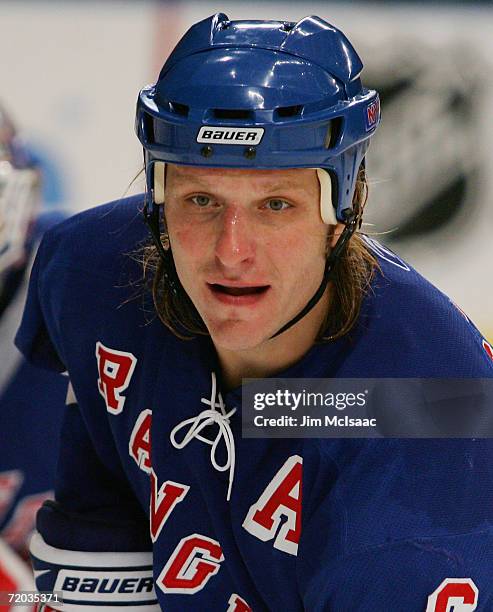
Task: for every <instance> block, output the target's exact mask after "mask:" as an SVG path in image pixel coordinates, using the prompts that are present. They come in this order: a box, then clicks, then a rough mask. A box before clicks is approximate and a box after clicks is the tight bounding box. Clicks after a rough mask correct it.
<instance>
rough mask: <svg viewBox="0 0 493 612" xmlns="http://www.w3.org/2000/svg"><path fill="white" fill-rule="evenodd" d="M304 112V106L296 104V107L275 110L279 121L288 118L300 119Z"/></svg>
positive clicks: (281, 107)
mask: <svg viewBox="0 0 493 612" xmlns="http://www.w3.org/2000/svg"><path fill="white" fill-rule="evenodd" d="M302 110H303V104H296V105H294V106H280V107H279V108H276V110H275V113H274V114H275V116H276V117H278V118H279V119H285V118H287V117H299V116H300V115H301V111H302Z"/></svg>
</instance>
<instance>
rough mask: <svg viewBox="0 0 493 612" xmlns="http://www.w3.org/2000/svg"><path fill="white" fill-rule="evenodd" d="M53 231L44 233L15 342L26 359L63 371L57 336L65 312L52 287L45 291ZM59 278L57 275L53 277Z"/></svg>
mask: <svg viewBox="0 0 493 612" xmlns="http://www.w3.org/2000/svg"><path fill="white" fill-rule="evenodd" d="M50 234H51V232H47V234H45V236H44V238H43V240H42V241H41V244H40V246H39V248H38V251H37V254H36V259H35V261H34V264H33V267H32V271H31V277H30V281H29V289H28V294H27V300H26V305H25V308H24V313H23V316H22V322H21V326H20V328H19V330H18V332H17V335H16V338H15V343H16V345H17V347H18V348H19V349H20V351H21V352H22V353H23V354H24V356H25V357H26V359H27V360H28V361H29V362H30V363H33V364H34V365H37V366H40V367H42V368H45V369H49V370H55V371H58V372H63V371H64V370H65V369H66V367H65V365H64V359H63V355H62V354H61V353H62V350H61V346H60V343H59V342H58V341H57V338H55V337H54V336H55V331H56V329H57V327H58V325H57V321H59V320H60V319H59V317H60V316H62V313H61V312H60V311H59V310H58V309H57V308H56V305H55V302H54V300H53V298H52V296H53V293H55V292H53V291H50V292H48V291H45V288H44V283H45V279H46V278H47V277H48V276H49V274H50V268H51V261H50V254H51V253H52V252H53V245H52V241H51V239H50ZM51 282H52V283H54V282H56V276H55V277H54V279H53V280H52V281H51Z"/></svg>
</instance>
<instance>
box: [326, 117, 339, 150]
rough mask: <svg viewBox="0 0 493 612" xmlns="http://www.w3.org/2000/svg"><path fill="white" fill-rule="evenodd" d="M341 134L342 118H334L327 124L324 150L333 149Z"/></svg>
mask: <svg viewBox="0 0 493 612" xmlns="http://www.w3.org/2000/svg"><path fill="white" fill-rule="evenodd" d="M341 133H342V117H335V118H334V119H332V121H330V122H329V124H328V126H327V132H326V134H325V142H324V146H325V148H326V149H333V148H334V147H335V146H337V144H339V140H340V137H341Z"/></svg>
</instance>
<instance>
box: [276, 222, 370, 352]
mask: <svg viewBox="0 0 493 612" xmlns="http://www.w3.org/2000/svg"><path fill="white" fill-rule="evenodd" d="M350 212H351V218H350V219H349V220H348V221H347V222H346V227H345V228H344V230H343V231H342V233H341V235H340V236H339V238H338V240H337V242H336V244H335V246H334V248H333V249H332V251H331V253H330V255H329V257H328V258H327V261H326V263H325V270H324V275H323V278H322V282H321V283H320V285H319V287H318V289H317V291H316V292H315V294H314V295H313V296H312V298H311V299H310V301H309V302H308V303H307V304H306V305H305V307H304V308H303V309H302V310H301V311H300V312H299V313H298V314H297V315H295V316H294V317H293V318H292V319H291V320H290V321H288V322H287V323H286V324H285V325H283V326H282V327H281V329H279V330H278V331H277V332H276V333H275V334H274V335H272V336H271V337H270V338H269V340H272V339H273V338H277V336H279V335H280V334H282V333H284V332H285V331H287V330H288V329H290V328H291V327H293V325H296V323H298V321H300V320H301V319H302V318H303V317H305V316H306V315H307V314H308V313H309V312H310V310H312V308H314V307H315V306H316V305H317V304H318V302H319V301H320V299H321V297H322V296H323V294H324V293H325V289H326V288H327V285H328V284H329V281H330V277H331V275H332V272H333V270H334V266H335V263H336V261H337V259H338V258H339V257H340V255H341V253H342V252H343V250H344V249H345V248H346V245H347V243H348V241H349V239H350V238H351V236H352V235H353V234H354V232H355V231H356V230H357V229H358V226H359V225H360V216H358V215H354V213H353V211H350Z"/></svg>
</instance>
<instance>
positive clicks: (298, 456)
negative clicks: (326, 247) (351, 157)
mask: <svg viewBox="0 0 493 612" xmlns="http://www.w3.org/2000/svg"><path fill="white" fill-rule="evenodd" d="M141 208H142V198H141V197H133V198H128V199H126V200H123V201H120V202H115V203H112V204H109V205H106V206H103V207H98V208H95V209H92V210H89V211H86V212H84V213H81V214H79V215H77V216H75V217H73V218H72V219H70V220H68V221H67V222H65V223H63V224H62V225H60V226H58V227H57V228H55V229H54V230H53V231H51V232H49V233H48V234H47V235H46V237H45V239H44V240H43V243H42V245H41V247H40V249H39V252H38V257H37V261H36V264H35V267H34V271H33V275H32V279H31V286H30V292H29V300H28V304H27V307H26V311H25V314H24V319H23V323H22V326H21V328H20V331H19V333H18V337H17V342H18V345H19V347H20V348H21V349H22V351H23V352H24V353H25V355H26V356H27V357H28V358H29V359H30V360H31V361H32V362H34V363H36V364H40V365H43V366H45V367H49V368H52V369H54V370H64V369H67V370H68V372H69V373H70V378H71V383H72V386H73V396H72V403H71V406H70V407H69V408H68V409H67V412H66V416H65V421H64V425H63V431H62V440H61V455H60V461H59V472H58V479H57V486H56V499H57V504H48V505H46V506H45V507H44V508H43V509H42V510H41V512H40V513H39V515H38V530H39V532H40V537H41V538H42V542H43V543H42V544H39V546H38V545H37V544H36V545H35V546H34V555H35V557H36V554H37V551H43V546H44V547H45V550H47V551H48V553H47V555H48V557H49V556H50V555H51V554H52V553H53V554H55V553H54V551H60V559H62V560H61V561H59V562H56V561H53V562H48V561H43V559H42V558H41V556H42V555H41V556H40V558H38V559H37V560H36V558H35V564H36V562H38V565H37V569H38V571H39V572H40V577H39V580H38V588H39V589H42V590H50V589H52V588H54V587H55V588H57V589H61V590H63V592H64V596H65V600H66V602H68V604H70V605H74V606H76V605H83V604H84V603H87V602H89V603H92V606H94V605H96V607H97V609H100V610H104V609H113V608H112V607H111V604H112V603H113V604H116V603H118V602H119V603H120V605H122V604H123V605H125V602H127V604H126V605H130V607H131V608H132V609H136V610H144V609H146V610H153V609H159V608H158V606H160V607H161V609H163V610H167V611H172V610H176V611H180V612H182V611H184V610H193V611H211V612H212V611H220V610H224V611H226V610H228V611H230V612H232V611H234V612H242V611H243V612H245V611H248V610H254V611H255V612H257V611H259V612H260V611H264V610H272V611H275V612H277V611H279V612H281V611H282V612H294V611H300V610H309V611H310V612H317V611H328V610H330V611H331V612H372V611H375V612H376V611H384V610H385V611H391V612H414V611H416V612H422V611H424V610H443V611H445V610H446V609H448V608H447V605H449V604H451V603H455V604H458V603H462V604H464V605H469V606H470V607H468V608H463V609H464V610H465V609H470V610H472V609H477V610H483V611H486V610H492V609H493V574H492V571H491V570H492V567H493V530H492V520H493V470H492V468H491V466H492V465H493V445H492V443H491V441H490V440H480V439H474V440H467V439H454V440H434V439H427V440H419V439H416V440H414V439H406V440H399V439H373V440H371V439H332V440H318V439H305V440H303V439H283V440H274V439H255V440H253V439H246V438H242V437H241V418H240V411H241V389H234V390H232V391H230V392H227V393H223V394H222V396H220V394H219V392H220V388H218V389H216V390H215V391H214V390H213V386H214V381H217V382H218V385H219V387H220V371H219V366H218V362H217V357H216V354H215V351H214V348H213V346H212V344H211V341H210V339H209V338H206V337H199V338H196V339H194V340H189V341H184V340H180V339H178V338H176V337H175V336H174V335H172V334H171V333H170V332H169V331H168V330H167V329H166V328H165V327H164V325H163V324H162V323H161V322H160V321H159V319H158V318H157V317H156V316H155V315H154V314H153V312H152V306H151V305H150V301H149V298H148V296H146V295H145V294H144V295H143V294H142V290H141V288H140V287H139V281H140V279H141V276H142V271H141V265H140V264H139V262H138V261H137V260H138V258H136V257H132V256H130V254H132V253H135V252H136V251H137V250H138V249H139V247H141V246H142V244H144V242H145V241H146V240H147V234H146V229H145V227H144V225H143V223H142V221H141ZM368 244H369V246H370V247H371V248H372V249H373V250H374V251H375V253H376V254H377V256H378V259H379V263H380V265H381V273H379V274H378V275H377V276H376V278H375V280H374V282H373V287H372V291H371V292H369V293H368V295H367V296H366V298H365V301H364V304H363V308H362V311H361V315H360V318H359V322H358V324H357V326H356V328H355V329H354V330H353V332H352V333H351V335H350V337H344V338H341V339H340V340H337V341H334V342H330V343H325V344H317V345H315V346H313V347H312V348H311V350H310V351H309V352H308V353H307V354H306V355H305V356H304V357H303V358H302V359H301V360H300V361H299V362H298V363H297V364H295V365H294V366H292V367H291V368H289V370H287V371H286V372H283V373H280V374H279V376H290V377H297V378H302V377H312V378H314V377H345V378H359V377H366V378H378V377H401V378H404V377H416V378H418V377H423V378H430V377H441V378H448V377H455V378H474V377H478V378H491V377H493V361H492V359H491V357H490V355H489V352H488V351H489V350H490V348H491V347H489V345H488V344H487V343H486V341H485V340H484V339H483V338H482V337H481V335H480V334H479V332H478V331H477V330H476V329H475V328H474V326H473V325H472V324H471V323H470V322H469V321H468V320H467V318H466V317H465V316H464V315H463V314H462V313H461V312H460V311H459V310H458V309H457V308H456V307H455V306H454V305H452V304H451V302H450V300H449V299H448V298H447V297H446V296H444V295H443V294H442V293H440V292H439V291H438V290H437V289H436V288H434V287H433V286H432V285H430V284H429V283H428V282H427V281H426V280H424V279H423V278H422V277H421V276H419V274H417V273H416V272H415V271H414V270H413V269H412V268H410V266H408V265H407V264H406V263H405V262H403V261H402V260H400V259H399V258H398V257H396V256H395V255H394V254H392V253H391V252H390V251H388V250H387V249H384V248H383V247H381V246H380V245H378V243H375V242H374V241H372V240H370V239H369V240H368ZM213 373H214V374H215V376H212V374H213ZM221 399H222V400H224V410H225V412H226V414H227V415H228V414H229V416H226V417H224V416H223V417H222V418H221V417H218V419H217V420H216V421H215V422H214V423H211V422H210V421H209V424H208V425H207V427H206V428H204V429H203V430H202V431H201V432H200V433H198V432H195V435H193V434H192V433H191V430H190V427H192V426H193V425H194V423H196V420H195V419H196V417H197V415H199V414H201V413H202V412H203V411H204V410H206V411H209V412H210V411H211V410H217V412H218V414H219V412H220V409H219V408H218V406H221V405H222V404H221ZM234 409H236V412H235V413H234V414H232V412H233V410H234ZM225 423H227V427H225ZM180 424H182V427H180V428H179V429H176V428H177V426H178V425H180ZM221 427H222V429H223V433H224V429H227V430H228V431H230V432H231V433H232V439H229V438H228V440H227V442H225V440H224V439H223V438H219V437H218V431H219V430H220V429H221ZM187 432H188V435H187ZM197 434H198V435H197ZM226 438H227V435H226ZM171 440H173V441H174V444H173V443H172V441H171ZM207 440H209V443H208V442H207ZM213 441H216V442H217V445H216V446H217V448H216V446H211V442H213ZM233 451H234V455H233ZM233 456H234V465H233V461H232V458H233ZM228 460H229V461H228ZM214 464H215V467H214ZM221 466H223V468H224V467H227V468H228V469H218V468H221ZM233 468H234V469H233ZM231 481H232V485H231V495H230V499H229V500H228V499H227V498H228V497H229V496H228V489H229V486H230V482H231ZM150 551H152V561H151V556H150V555H149V553H150ZM92 553H98V554H100V555H106V556H101V557H97V556H96V557H93V556H91V555H92ZM117 553H118V554H129V555H130V554H133V555H141V556H140V557H139V556H134V557H128V562H127V563H126V566H127V569H129V568H130V569H129V571H134V570H135V567H136V566H137V565H139V563H140V565H139V567H140V568H141V569H142V568H144V569H143V570H142V573H141V574H138V575H137V573H135V571H134V574H132V577H131V578H126V579H122V578H121V577H120V575H119V574H118V572H117V571H116V569H115V568H116V566H117V565H118V558H119V557H118V554H117ZM111 555H116V556H111ZM145 555H149V556H145ZM78 558H80V559H86V560H89V561H87V563H86V562H85V561H84V563H82V561H81V563H82V564H83V565H84V564H85V565H84V567H85V568H86V569H85V572H86V574H84V572H82V571H75V570H74V563H73V562H72V561H70V559H71V560H74V559H75V560H77V559H78ZM122 558H123V557H122ZM63 559H67V560H69V561H66V564H68V565H67V567H68V569H64V563H63ZM98 559H100V561H98ZM146 559H147V562H146V561H145V560H146ZM146 563H147V565H146ZM151 564H152V570H153V579H154V585H152V584H150V583H149V581H148V580H147V579H146V578H145V575H146V574H145V571H144V570H146V569H147V570H148V571H150V566H151ZM71 572H72V573H71ZM153 586H154V588H152V587H153ZM145 594H147V595H146V596H144V595H145ZM132 598H133V599H132ZM129 601H132V602H133V603H128V602H129ZM137 602H138V603H137ZM474 605H476V606H477V607H476V608H473V607H471V606H474ZM104 606H107V607H104ZM64 609H71V608H70V607H69V608H65V607H64ZM76 609H80V608H76ZM88 609H94V607H92V608H88Z"/></svg>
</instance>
